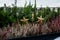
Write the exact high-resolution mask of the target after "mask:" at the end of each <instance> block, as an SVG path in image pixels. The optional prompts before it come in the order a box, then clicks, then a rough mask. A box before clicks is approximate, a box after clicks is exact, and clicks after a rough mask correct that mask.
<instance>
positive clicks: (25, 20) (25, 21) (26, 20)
mask: <svg viewBox="0 0 60 40" xmlns="http://www.w3.org/2000/svg"><path fill="white" fill-rule="evenodd" d="M28 20H29V19H26V18H25V17H23V19H21V20H20V21H22V22H24V23H27V22H28Z"/></svg>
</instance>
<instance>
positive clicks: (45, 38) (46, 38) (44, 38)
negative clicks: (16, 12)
mask: <svg viewBox="0 0 60 40" xmlns="http://www.w3.org/2000/svg"><path fill="white" fill-rule="evenodd" d="M59 36H60V33H52V34H47V35H38V36H29V37H19V38H13V39H7V40H54V39H55V38H56V37H59Z"/></svg>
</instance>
